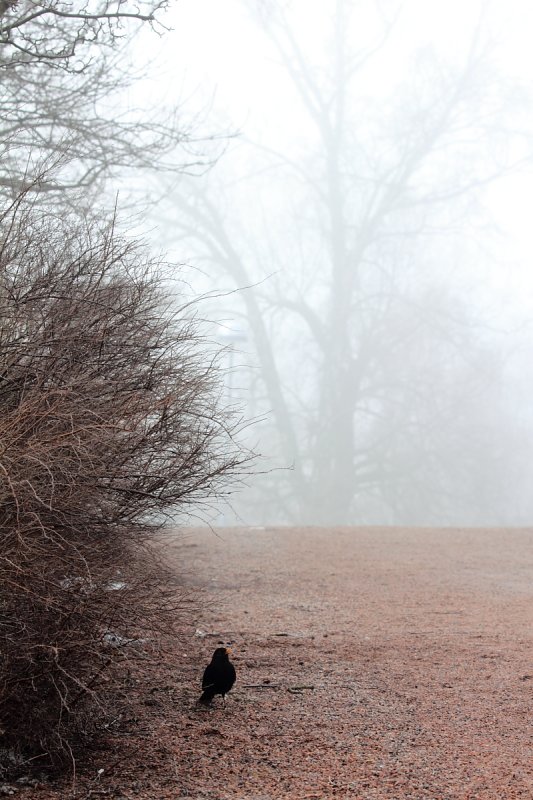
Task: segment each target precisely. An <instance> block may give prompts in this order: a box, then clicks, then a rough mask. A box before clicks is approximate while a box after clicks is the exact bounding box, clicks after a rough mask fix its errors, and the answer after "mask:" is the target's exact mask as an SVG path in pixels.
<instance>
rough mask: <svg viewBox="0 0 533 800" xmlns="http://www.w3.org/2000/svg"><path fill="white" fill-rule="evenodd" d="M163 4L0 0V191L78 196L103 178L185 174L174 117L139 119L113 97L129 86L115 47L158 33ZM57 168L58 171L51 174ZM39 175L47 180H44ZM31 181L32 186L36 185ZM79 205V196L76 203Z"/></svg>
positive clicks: (184, 144)
mask: <svg viewBox="0 0 533 800" xmlns="http://www.w3.org/2000/svg"><path fill="white" fill-rule="evenodd" d="M167 5H168V3H167V0H141V2H137V3H133V2H131V3H130V2H123V0H87V1H86V2H83V3H77V4H74V5H73V4H72V3H69V2H63V0H42V1H41V0H18V2H10V0H5V2H3V3H2V4H1V6H0V117H1V122H0V152H1V157H2V170H1V171H0V190H2V191H3V193H4V194H6V193H7V194H8V196H9V195H11V197H16V196H17V194H18V193H19V192H20V191H22V190H24V189H25V187H31V189H32V190H33V191H39V192H40V193H41V194H44V193H46V194H47V195H53V196H54V197H56V198H57V193H58V192H61V193H64V191H65V189H71V190H82V192H83V193H82V196H83V197H84V201H85V203H86V204H87V205H90V200H89V198H88V195H89V193H92V194H94V193H95V192H96V190H97V188H98V187H101V181H102V179H103V178H104V177H105V176H108V175H109V174H110V173H113V172H114V171H118V170H122V171H125V170H128V169H130V170H131V169H136V170H138V169H139V168H143V167H150V169H157V168H159V169H165V170H172V169H177V168H185V167H186V166H187V164H188V162H191V163H192V162H193V161H194V162H196V161H197V160H198V159H199V158H200V159H201V156H200V155H199V153H197V152H196V153H193V151H194V149H195V148H194V144H193V142H194V134H193V132H192V131H191V130H188V129H187V124H186V122H185V121H184V120H183V119H180V118H179V113H178V111H177V110H176V109H174V110H173V111H171V112H169V113H168V114H165V113H163V112H161V114H159V115H157V117H156V116H154V115H152V117H151V118H150V119H146V118H145V117H143V116H142V114H140V113H139V112H135V111H132V110H131V109H128V108H126V107H123V108H122V110H121V98H120V93H121V92H122V91H124V89H125V88H126V87H127V86H129V85H130V84H131V83H132V82H133V81H135V80H136V79H137V78H139V71H138V69H136V68H135V66H134V63H133V62H132V59H129V62H128V59H126V56H125V48H126V45H127V44H128V43H129V42H130V40H131V39H132V37H133V36H134V35H135V33H136V32H137V31H138V30H139V29H140V28H141V27H147V26H150V27H151V28H152V29H153V31H154V35H156V36H157V35H161V34H162V33H163V32H164V23H163V19H164V10H165V8H166V6H167ZM59 166H61V167H63V168H62V169H61V170H59V169H58V167H59ZM44 168H47V169H48V170H49V171H48V175H47V176H45V169H44ZM36 176H39V180H38V181H37V180H36ZM77 196H78V198H79V197H80V192H78V194H77Z"/></svg>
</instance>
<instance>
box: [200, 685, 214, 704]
mask: <svg viewBox="0 0 533 800" xmlns="http://www.w3.org/2000/svg"><path fill="white" fill-rule="evenodd" d="M214 696H215V693H214V692H213V691H211V689H204V691H203V692H202V696H201V697H200V698H199V699H198V701H197V702H198V703H201V704H202V705H203V706H209V705H211V700H212V699H213V697H214Z"/></svg>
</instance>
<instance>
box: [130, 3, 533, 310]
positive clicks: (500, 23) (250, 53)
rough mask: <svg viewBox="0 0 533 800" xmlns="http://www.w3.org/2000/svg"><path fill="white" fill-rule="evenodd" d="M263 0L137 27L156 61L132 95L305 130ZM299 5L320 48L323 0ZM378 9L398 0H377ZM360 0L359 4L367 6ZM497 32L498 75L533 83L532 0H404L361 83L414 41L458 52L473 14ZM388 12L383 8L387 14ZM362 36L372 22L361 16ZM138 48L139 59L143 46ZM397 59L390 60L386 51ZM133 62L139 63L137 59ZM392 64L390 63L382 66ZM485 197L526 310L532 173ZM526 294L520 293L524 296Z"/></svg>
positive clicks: (212, 126)
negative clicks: (263, 21) (144, 30)
mask: <svg viewBox="0 0 533 800" xmlns="http://www.w3.org/2000/svg"><path fill="white" fill-rule="evenodd" d="M329 1H330V2H331V3H332V7H333V0H329ZM257 4H260V0H259V2H258V0H252V2H240V0H226V2H224V3H220V2H219V0H180V1H179V2H178V3H176V4H175V5H174V6H173V7H172V8H171V10H170V12H169V14H168V15H167V17H166V19H167V21H168V23H169V25H170V27H171V28H172V30H171V31H169V32H168V33H167V34H166V35H165V36H164V37H163V38H162V39H160V40H154V38H153V37H150V36H148V35H146V34H144V37H143V39H142V40H141V42H140V43H139V44H138V48H139V49H138V53H139V57H140V58H142V59H144V58H147V57H149V58H151V59H153V60H152V62H151V65H150V78H149V79H147V80H146V81H144V82H143V84H142V85H141V86H140V87H136V88H135V89H134V91H133V93H132V95H131V97H130V102H131V103H134V104H138V103H139V101H140V102H141V103H146V104H147V105H148V106H151V105H153V104H154V100H155V98H157V103H155V105H157V104H158V103H167V104H168V105H172V104H173V103H175V102H176V101H177V100H178V101H179V102H180V103H181V105H182V108H183V110H184V114H185V116H186V117H188V116H191V117H192V116H194V114H196V113H200V112H201V110H202V109H203V112H202V113H203V115H204V129H206V130H209V131H214V132H217V126H220V128H221V129H222V130H232V131H239V132H241V133H242V134H244V135H245V136H246V137H249V138H251V139H256V138H257V139H259V138H260V139H261V140H263V141H264V140H268V142H269V144H270V145H272V146H276V145H280V144H282V143H283V141H284V140H285V139H286V138H287V136H291V137H294V136H305V124H306V120H305V115H304V114H303V113H302V112H301V110H300V109H299V106H298V103H297V102H295V97H294V92H293V89H292V87H291V86H290V85H289V84H288V82H287V81H286V79H285V77H284V73H283V70H282V68H281V67H280V65H279V59H278V56H277V54H276V52H275V50H274V48H273V46H272V44H271V42H269V40H268V37H266V36H264V35H263V34H262V33H261V31H260V30H259V29H258V26H257V24H256V23H255V22H254V21H253V20H252V19H251V17H250V12H249V9H253V8H254V7H255V6H256V5H257ZM296 5H297V6H298V5H299V6H300V13H299V18H300V19H299V26H300V27H299V30H300V35H301V39H302V42H305V43H306V45H307V48H308V52H313V47H315V48H316V52H317V54H320V49H321V48H322V47H323V46H324V43H323V32H322V29H321V25H322V24H323V17H324V6H325V3H324V2H318V1H317V2H307V3H299V4H296ZM382 5H383V8H384V9H385V10H386V11H387V9H389V8H395V7H396V6H397V4H396V3H387V2H384V3H383V4H382ZM364 7H365V4H364V3H362V4H361V9H364ZM480 9H481V10H482V14H483V15H484V19H485V23H484V24H485V26H486V28H487V29H489V30H490V31H491V32H492V35H493V36H494V38H495V40H497V51H498V53H497V59H496V60H497V63H498V66H499V68H501V71H502V72H503V73H504V74H508V75H510V76H518V77H519V78H520V79H522V80H523V81H524V82H525V83H526V84H527V83H528V82H529V83H530V84H531V85H533V51H532V48H531V31H532V30H533V6H532V4H531V3H529V2H528V1H527V0H493V1H492V2H490V0H486V1H485V2H481V4H480V3H478V2H476V1H475V0H470V2H468V3H465V2H460V0H450V2H447V3H445V4H443V3H441V2H437V1H436V0H429V1H428V0H408V2H405V3H404V4H403V11H402V13H401V14H400V16H399V17H398V20H397V22H396V24H395V28H394V34H393V36H392V37H391V39H392V40H393V46H392V47H391V44H390V43H389V44H388V45H387V48H388V52H389V53H390V54H391V55H390V59H391V61H386V62H384V61H383V60H379V59H378V60H377V61H378V62H379V64H378V68H377V69H376V68H373V69H372V72H371V73H370V74H369V75H368V81H369V84H368V90H369V92H370V93H371V94H373V95H374V96H376V95H379V93H380V92H383V91H385V92H387V91H389V90H390V87H391V85H393V83H394V80H395V75H400V76H401V69H402V68H403V69H405V70H407V69H408V64H409V61H408V59H409V58H410V57H411V56H412V52H413V50H414V49H416V48H424V47H430V48H432V49H436V50H438V51H440V52H441V53H442V54H443V56H444V57H446V58H452V59H453V58H454V57H457V58H458V59H460V58H461V55H462V54H464V51H465V48H466V47H467V46H468V42H469V40H470V38H471V35H472V30H473V29H474V27H475V25H476V22H477V20H478V18H479V15H480ZM389 13H390V12H389ZM361 18H362V20H363V22H362V28H364V32H365V38H366V40H368V34H369V30H370V31H371V30H372V21H371V20H370V19H366V20H365V19H364V17H363V16H361ZM141 53H142V57H141V55H140V54H141ZM393 57H394V63H392V58H393ZM137 66H138V64H137ZM389 66H390V69H389ZM489 202H490V204H491V208H492V209H493V211H494V216H495V222H496V224H498V225H500V226H501V227H502V229H503V230H504V231H505V232H507V233H509V234H510V237H509V238H508V239H507V240H506V243H505V247H506V248H507V252H508V254H509V260H508V263H507V268H506V269H505V270H504V271H503V272H502V271H501V270H498V271H496V273H495V275H494V278H493V280H494V281H495V285H498V282H501V285H502V287H503V286H504V285H506V286H507V287H515V288H516V289H517V296H516V300H517V302H518V303H520V305H522V304H524V303H526V304H528V305H529V304H531V307H532V308H533V266H532V265H531V255H532V254H533V225H532V224H531V208H532V207H533V172H532V170H531V168H528V169H525V168H524V169H523V170H520V171H519V173H518V174H515V175H513V176H509V177H508V178H505V179H504V180H501V181H499V182H498V185H497V186H496V187H495V188H494V189H493V190H491V191H490V193H489ZM524 292H525V294H524Z"/></svg>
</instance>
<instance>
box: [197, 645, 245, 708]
mask: <svg viewBox="0 0 533 800" xmlns="http://www.w3.org/2000/svg"><path fill="white" fill-rule="evenodd" d="M229 654H230V651H229V650H228V649H227V648H226V647H217V649H216V650H215V652H214V653H213V658H212V659H211V663H210V664H208V665H207V667H206V668H205V672H204V677H203V679H202V689H203V692H202V696H201V697H200V699H199V700H198V702H199V703H203V705H205V706H208V705H209V704H210V703H211V701H212V699H213V697H214V696H215V695H216V694H221V695H222V698H223V699H225V695H226V694H227V692H229V690H230V689H231V687H232V686H233V684H234V683H235V678H236V674H235V667H234V666H233V664H232V663H231V661H230V660H229Z"/></svg>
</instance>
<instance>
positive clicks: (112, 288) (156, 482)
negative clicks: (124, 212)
mask: <svg viewBox="0 0 533 800" xmlns="http://www.w3.org/2000/svg"><path fill="white" fill-rule="evenodd" d="M0 236H1V238H0V311H1V323H0V408H1V414H0V453H1V455H0V492H1V503H0V515H1V521H0V688H1V696H0V726H1V729H2V736H1V738H0V747H2V748H3V750H2V751H1V752H3V753H4V755H6V754H7V753H8V752H9V751H10V750H11V752H10V757H11V758H14V757H16V755H17V753H19V754H23V756H21V757H24V758H31V757H38V759H39V758H43V759H44V760H45V761H48V762H50V761H52V762H53V761H56V762H57V761H58V760H61V759H62V758H64V757H65V756H66V755H69V754H71V753H72V750H73V748H75V747H76V746H77V743H79V741H80V737H81V738H83V736H85V735H86V734H87V733H90V731H91V729H92V728H93V727H94V725H95V724H97V723H98V722H99V720H100V716H99V714H98V713H97V710H98V707H99V697H100V696H99V687H100V684H101V681H102V679H103V676H104V675H105V679H106V681H107V688H106V695H107V696H109V680H113V677H112V676H113V675H115V672H114V670H113V669H112V668H111V667H112V665H113V663H114V662H116V660H117V658H123V657H124V653H127V652H128V648H131V647H132V646H133V645H132V641H131V640H137V639H139V638H141V639H142V638H143V637H146V636H154V635H155V633H154V632H155V631H156V630H157V628H158V626H163V627H164V628H166V629H167V630H168V626H169V625H170V622H171V618H172V615H173V600H172V593H171V592H168V591H167V589H166V586H167V584H166V581H165V575H164V570H163V568H162V567H161V565H160V564H159V563H158V561H157V558H156V556H155V554H154V552H153V551H152V549H151V548H150V546H149V537H150V532H151V531H153V530H154V528H157V527H158V526H159V525H160V524H161V518H162V517H161V515H162V514H163V513H164V512H165V510H167V509H169V508H174V509H175V508H177V509H180V508H181V509H183V508H186V507H187V506H188V504H189V503H192V502H194V503H197V502H198V500H200V499H202V498H208V497H210V496H212V495H213V494H214V493H216V492H217V491H218V490H219V488H220V485H221V481H222V479H224V478H226V479H227V478H228V476H230V475H236V474H237V473H238V472H239V470H240V469H242V465H243V463H244V462H245V461H246V458H247V457H246V456H245V455H243V452H242V450H240V449H239V448H238V447H237V446H236V445H235V443H234V441H233V435H232V434H233V430H232V422H231V419H228V418H227V415H226V414H225V412H224V411H223V410H222V409H221V407H220V402H219V399H218V398H217V368H216V363H215V362H213V360H212V358H211V357H209V356H207V355H206V350H205V348H203V347H202V340H201V335H200V333H199V330H198V327H197V325H196V323H195V321H194V319H191V316H190V313H188V311H187V310H186V309H185V310H184V309H182V310H181V311H177V312H176V311H175V305H173V304H172V303H171V302H170V301H169V300H165V293H164V288H163V286H162V284H161V279H160V278H159V277H158V276H157V275H156V274H155V273H154V266H153V264H150V263H146V260H145V259H144V257H143V254H142V253H140V252H139V251H138V250H136V248H135V247H134V246H132V245H131V244H129V243H127V242H125V241H123V240H121V239H120V237H118V236H117V235H116V234H115V233H114V231H113V229H112V228H110V229H108V230H99V231H96V232H95V231H94V230H93V231H91V230H84V229H81V228H80V227H79V226H77V225H75V224H71V223H70V222H69V221H67V222H60V221H57V220H56V221H54V220H51V219H50V217H48V218H39V217H38V215H37V212H36V211H35V210H34V209H32V208H28V207H27V206H26V205H25V203H24V201H21V202H19V203H18V205H17V207H15V208H12V209H11V210H10V212H9V213H7V214H6V215H4V217H3V219H2V220H1V232H0ZM173 308H174V311H173ZM109 676H111V678H110V677H109ZM100 705H101V704H100ZM101 710H102V712H103V709H101ZM14 751H15V755H14ZM0 758H1V754H0Z"/></svg>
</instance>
